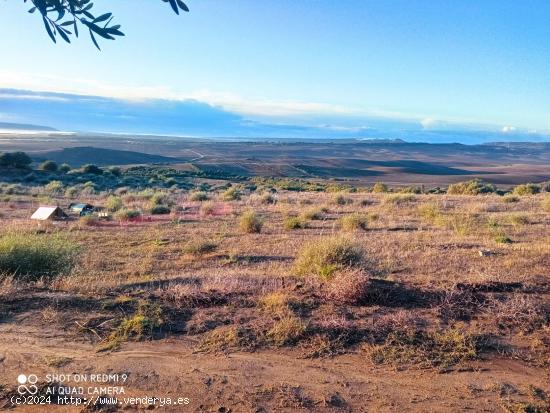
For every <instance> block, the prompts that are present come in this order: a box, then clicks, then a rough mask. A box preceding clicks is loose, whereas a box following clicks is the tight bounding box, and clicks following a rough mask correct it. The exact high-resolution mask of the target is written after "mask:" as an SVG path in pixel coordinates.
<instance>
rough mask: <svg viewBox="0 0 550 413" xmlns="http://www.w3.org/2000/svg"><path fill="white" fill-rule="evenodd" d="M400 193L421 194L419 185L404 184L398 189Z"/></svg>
mask: <svg viewBox="0 0 550 413" xmlns="http://www.w3.org/2000/svg"><path fill="white" fill-rule="evenodd" d="M399 192H401V193H402V194H421V193H422V188H421V187H419V186H406V187H403V188H401V189H399Z"/></svg>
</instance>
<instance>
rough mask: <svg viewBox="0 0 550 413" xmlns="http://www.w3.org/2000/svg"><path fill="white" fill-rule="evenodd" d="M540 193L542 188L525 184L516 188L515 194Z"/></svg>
mask: <svg viewBox="0 0 550 413" xmlns="http://www.w3.org/2000/svg"><path fill="white" fill-rule="evenodd" d="M539 192H540V186H539V185H535V184H523V185H518V186H516V187H515V188H514V194H516V195H519V196H523V195H535V194H538V193H539Z"/></svg>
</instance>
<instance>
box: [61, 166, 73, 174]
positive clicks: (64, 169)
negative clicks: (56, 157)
mask: <svg viewBox="0 0 550 413" xmlns="http://www.w3.org/2000/svg"><path fill="white" fill-rule="evenodd" d="M71 169H72V168H71V165H69V164H68V163H62V164H61V165H60V166H59V172H63V173H65V174H66V173H67V172H69V171H70V170H71Z"/></svg>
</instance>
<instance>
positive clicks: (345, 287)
mask: <svg viewBox="0 0 550 413" xmlns="http://www.w3.org/2000/svg"><path fill="white" fill-rule="evenodd" d="M324 287H325V294H326V297H327V298H328V299H329V300H331V301H334V302H336V303H339V304H350V305H360V304H362V303H364V302H365V300H366V298H367V294H368V292H369V287H370V283H369V277H368V276H367V275H366V274H365V273H364V272H363V271H361V270H358V269H346V270H343V271H338V272H337V273H336V274H335V275H334V276H333V277H332V278H331V279H330V280H329V281H328V282H327V283H326V284H325V286H324Z"/></svg>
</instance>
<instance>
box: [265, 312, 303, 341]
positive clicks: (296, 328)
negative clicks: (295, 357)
mask: <svg viewBox="0 0 550 413" xmlns="http://www.w3.org/2000/svg"><path fill="white" fill-rule="evenodd" d="M306 329H307V326H306V324H305V323H304V322H303V321H302V320H301V319H300V318H299V317H296V316H295V315H292V314H288V315H285V316H283V317H281V318H280V319H279V320H277V321H275V323H274V324H273V327H271V329H269V330H268V331H267V339H268V340H269V341H270V342H271V343H272V344H274V345H276V346H278V347H280V346H285V345H291V344H295V343H296V342H297V341H298V340H300V338H302V336H303V335H304V333H305V332H306Z"/></svg>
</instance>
